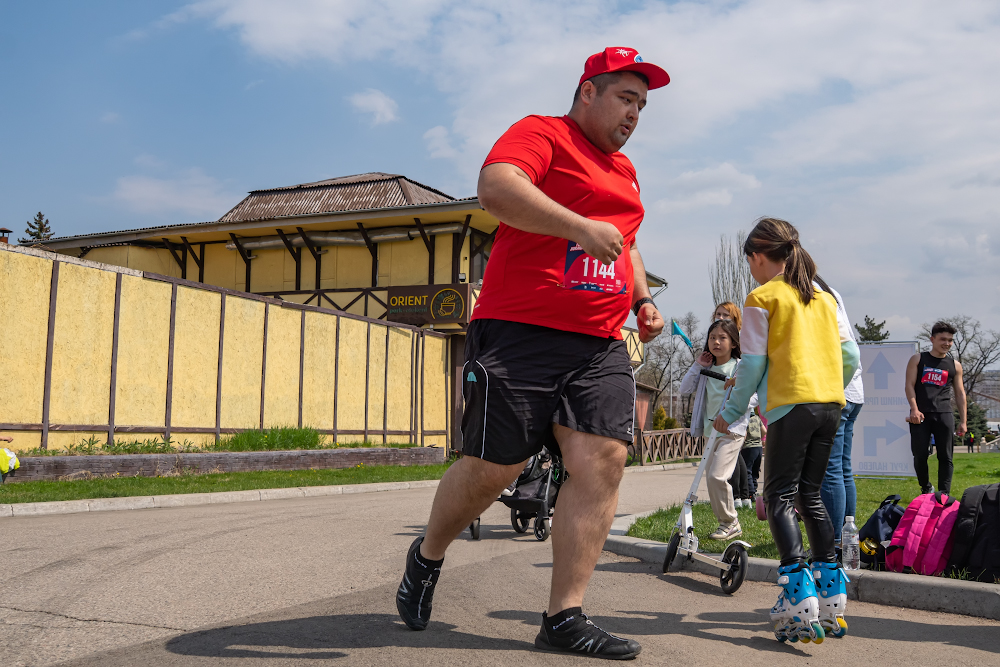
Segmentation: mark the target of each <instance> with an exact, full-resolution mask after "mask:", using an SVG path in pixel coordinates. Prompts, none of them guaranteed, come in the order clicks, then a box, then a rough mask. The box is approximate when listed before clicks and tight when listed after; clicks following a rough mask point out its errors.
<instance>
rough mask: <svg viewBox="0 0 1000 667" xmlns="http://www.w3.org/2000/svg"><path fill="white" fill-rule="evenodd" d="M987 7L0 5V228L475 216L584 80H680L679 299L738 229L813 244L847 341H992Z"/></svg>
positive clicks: (995, 292) (660, 219)
mask: <svg viewBox="0 0 1000 667" xmlns="http://www.w3.org/2000/svg"><path fill="white" fill-rule="evenodd" d="M998 11H1000V10H998V8H997V6H996V4H995V3H991V2H953V3H948V4H947V6H945V5H944V4H942V3H939V2H916V1H915V2H910V3H905V4H898V5H897V4H894V5H892V6H889V5H884V6H883V5H877V4H876V5H872V3H870V2H852V1H849V0H839V1H837V2H802V3H795V4H794V5H789V4H787V3H783V2H779V1H778V0H747V1H744V2H700V3H698V2H669V3H668V2H656V1H649V2H606V1H605V2H602V1H599V0H577V1H575V2H569V1H561V0H558V1H553V0H549V1H544V0H536V1H534V2H528V1H527V0H508V1H507V2H504V3H491V2H485V1H476V0H466V1H464V2H458V1H457V0H409V1H408V2H390V1H373V2H368V3H357V2H347V1H345V0H287V1H285V2H281V3H274V2H264V1H263V0H206V1H203V2H194V3H185V2H144V3H124V2H117V3H116V2H99V1H96V0H95V1H94V2H88V3H75V2H45V3H3V4H2V5H0V90H2V91H3V93H2V96H0V178H2V183H3V186H2V193H3V196H2V197H0V224H3V225H4V226H6V227H10V228H12V229H14V230H15V231H16V232H18V233H20V232H21V230H23V228H24V224H25V222H26V221H27V220H28V219H29V218H31V217H32V216H33V214H34V213H35V212H36V211H38V210H42V211H44V212H45V213H46V215H47V216H48V217H49V218H50V220H51V221H52V224H53V226H54V228H55V230H56V232H57V234H59V235H67V234H77V233H85V232H93V231H106V230H110V229H125V228H133V227H144V226H150V225H157V224H163V223H175V222H176V223H181V222H194V221H201V220H211V219H215V218H217V217H219V216H220V215H222V214H223V213H224V212H225V211H226V210H228V209H229V208H230V207H231V206H233V205H234V204H236V203H237V202H238V201H239V200H240V199H241V198H242V196H243V195H244V193H245V192H246V191H248V190H250V189H255V188H263V187H274V186H280V185H289V184H293V183H299V182H305V181H312V180H319V179H322V178H326V177H330V176H337V175H345V174H353V173H359V172H364V171H372V170H375V171H387V172H394V173H402V174H406V175H407V176H410V177H411V178H414V179H416V180H418V181H421V182H424V183H426V184H428V185H431V186H433V187H437V188H439V189H441V190H444V191H445V192H448V193H449V194H452V195H455V196H466V195H471V194H474V189H475V178H476V173H477V171H478V167H479V165H480V164H481V162H482V159H483V157H484V156H485V154H486V152H487V151H488V150H489V147H490V146H491V145H492V143H493V141H495V140H496V138H497V136H499V134H500V133H502V132H503V130H504V129H506V127H507V126H509V125H510V124H511V123H513V122H514V121H516V120H517V119H518V118H520V117H522V116H524V115H526V114H528V113H543V114H561V113H564V112H565V111H566V108H567V107H568V101H569V99H570V97H571V95H572V92H573V89H574V87H575V84H576V80H577V78H578V77H579V73H580V71H581V70H582V64H583V61H584V59H585V58H586V57H587V55H589V54H590V53H593V52H594V51H597V50H600V49H602V48H603V47H604V46H611V45H623V46H634V47H636V48H638V49H639V50H640V52H641V53H642V54H643V56H644V58H645V59H646V60H648V61H652V62H656V63H658V64H662V65H663V66H664V67H666V68H667V70H668V71H670V73H671V75H672V77H673V82H672V83H671V85H670V86H668V87H667V88H665V89H663V90H659V91H653V92H652V93H651V95H650V103H649V106H648V107H647V109H646V111H644V112H643V117H642V121H641V122H640V125H639V128H638V130H637V132H636V135H635V137H634V138H633V139H632V140H631V141H630V142H629V144H628V145H627V146H626V147H625V152H626V153H627V154H628V155H629V156H630V157H631V158H632V160H633V161H634V162H635V164H636V167H637V170H638V174H639V179H640V185H641V186H642V188H643V200H644V202H645V204H646V207H647V220H646V223H645V224H644V227H643V230H642V231H641V232H640V248H641V249H642V251H643V254H644V256H645V258H646V262H647V265H648V267H649V268H650V270H652V271H654V272H655V273H658V274H661V275H663V276H665V277H666V278H668V279H669V280H670V284H671V287H670V289H669V290H668V292H667V293H665V294H664V295H663V296H661V297H660V302H661V307H662V309H663V310H664V311H665V312H666V313H667V314H675V315H680V314H683V313H684V312H686V311H688V310H693V311H695V313H696V314H698V315H699V316H702V317H703V318H704V317H707V315H708V313H709V312H711V306H712V304H711V303H710V299H711V296H710V290H709V286H708V278H707V267H708V264H709V261H710V260H711V258H712V256H713V255H714V245H715V244H716V242H717V240H718V237H719V235H720V234H722V233H726V234H732V233H734V232H736V231H737V230H739V229H744V230H745V229H748V228H749V227H750V226H751V224H752V221H753V220H754V219H755V218H756V217H758V216H760V215H764V214H769V215H776V216H780V217H784V218H786V219H788V220H790V221H791V222H793V223H794V224H796V225H797V226H798V227H799V228H800V230H801V232H802V238H803V244H804V245H805V247H806V248H807V249H809V250H810V251H812V252H813V254H814V256H815V257H816V260H817V262H818V264H819V265H820V269H821V271H822V273H823V274H824V276H825V277H826V278H827V279H828V280H829V281H830V282H831V284H833V285H834V286H835V287H837V288H838V289H839V290H840V291H841V293H842V294H843V295H844V297H845V299H846V301H847V306H848V310H849V312H850V314H851V316H852V319H854V321H860V320H861V318H862V316H863V315H864V314H870V315H873V316H876V317H877V318H878V319H880V320H881V319H887V320H888V321H889V329H890V331H891V332H892V334H893V338H896V339H902V338H907V337H911V336H912V335H913V334H914V333H915V332H916V331H917V328H918V327H919V324H920V323H922V322H927V321H930V320H933V319H935V318H937V317H942V316H947V315H950V314H954V313H959V312H960V313H966V314H969V315H973V316H974V317H977V318H979V319H981V320H982V321H983V322H984V324H986V325H988V326H990V327H992V328H994V329H1000V217H998V215H1000V121H998V120H997V119H998V118H1000V88H998V87H997V86H996V72H997V71H1000V46H998V45H1000V13H998Z"/></svg>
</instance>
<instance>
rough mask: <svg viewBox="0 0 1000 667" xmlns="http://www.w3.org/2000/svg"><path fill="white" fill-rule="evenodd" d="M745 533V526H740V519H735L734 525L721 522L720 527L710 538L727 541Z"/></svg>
mask: <svg viewBox="0 0 1000 667" xmlns="http://www.w3.org/2000/svg"><path fill="white" fill-rule="evenodd" d="M742 534H743V528H741V527H740V522H739V521H734V522H733V523H732V525H729V526H724V525H722V524H721V523H720V524H719V527H718V528H716V529H715V532H714V533H712V534H711V535H709V536H708V539H710V540H719V541H727V540H732V539H735V538H737V537H739V536H740V535H742Z"/></svg>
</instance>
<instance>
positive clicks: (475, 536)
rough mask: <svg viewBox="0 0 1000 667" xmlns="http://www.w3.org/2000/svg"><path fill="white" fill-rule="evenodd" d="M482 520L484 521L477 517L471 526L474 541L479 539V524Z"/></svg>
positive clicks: (470, 530)
mask: <svg viewBox="0 0 1000 667" xmlns="http://www.w3.org/2000/svg"><path fill="white" fill-rule="evenodd" d="M481 520H482V519H480V517H476V518H475V519H473V520H472V523H470V524H469V532H470V533H472V539H474V540H478V539H479V523H480V521H481Z"/></svg>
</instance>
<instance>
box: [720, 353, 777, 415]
mask: <svg viewBox="0 0 1000 667" xmlns="http://www.w3.org/2000/svg"><path fill="white" fill-rule="evenodd" d="M765 371H767V357H766V356H764V355H762V354H744V355H743V358H742V359H740V367H739V368H738V369H736V386H735V387H733V391H732V393H731V394H730V395H729V400H728V401H726V408H725V409H724V410H723V411H722V415H721V417H722V418H723V419H725V420H726V423H727V424H732V423H733V422H735V421H736V420H737V419H739V418H740V417H741V416H743V415H744V414H746V411H747V408H748V407H749V405H750V398H751V397H752V396H753V395H754V394H755V393H756V392H757V387H758V385H760V380H761V378H763V377H764V373H765Z"/></svg>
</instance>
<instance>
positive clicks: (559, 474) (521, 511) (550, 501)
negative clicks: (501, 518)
mask: <svg viewBox="0 0 1000 667" xmlns="http://www.w3.org/2000/svg"><path fill="white" fill-rule="evenodd" d="M566 477H567V475H566V468H565V467H563V463H562V459H561V458H560V457H558V456H556V455H555V454H553V453H552V452H550V451H549V450H548V449H545V448H542V451H541V452H539V453H538V454H536V455H535V456H532V457H531V458H530V459H528V463H527V464H526V465H525V466H524V470H523V471H522V472H521V474H520V475H518V477H517V479H516V480H515V481H514V484H513V485H512V486H513V488H511V489H510V490H509V493H510V495H506V493H508V492H505V495H501V496H500V498H498V500H499V501H500V502H502V503H503V504H504V505H506V506H507V507H509V508H510V523H511V525H512V526H513V527H514V530H515V531H516V532H518V533H525V532H527V530H528V524H529V523H530V522H531V520H532V519H534V520H535V521H534V532H535V539H536V540H538V541H539V542H544V541H545V540H547V539H549V533H550V528H549V521H550V519H551V517H552V510H553V509H554V508H555V506H556V498H558V497H559V487H561V486H562V484H563V482H565V481H566ZM469 531H470V532H471V533H472V539H474V540H478V539H479V519H478V518H477V519H476V520H475V521H473V522H472V523H471V524H470V525H469Z"/></svg>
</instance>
